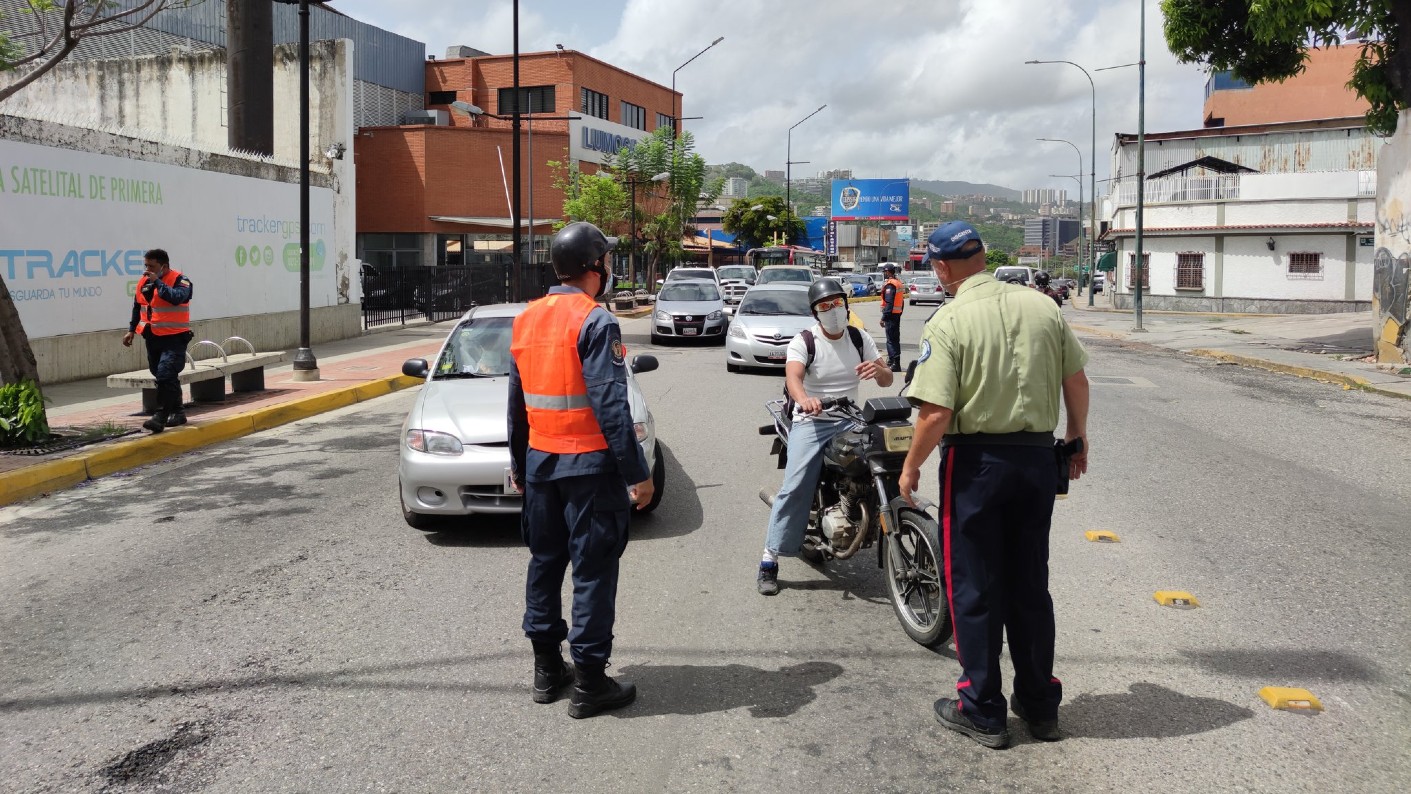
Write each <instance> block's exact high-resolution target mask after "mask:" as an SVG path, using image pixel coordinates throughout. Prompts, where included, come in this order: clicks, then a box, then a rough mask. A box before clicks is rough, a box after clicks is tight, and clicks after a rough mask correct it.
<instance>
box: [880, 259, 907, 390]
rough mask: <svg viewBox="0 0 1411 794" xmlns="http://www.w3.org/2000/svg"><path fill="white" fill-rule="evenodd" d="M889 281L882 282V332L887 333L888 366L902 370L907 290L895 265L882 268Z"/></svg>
mask: <svg viewBox="0 0 1411 794" xmlns="http://www.w3.org/2000/svg"><path fill="white" fill-rule="evenodd" d="M882 274H883V275H885V276H886V277H887V280H886V281H884V282H882V330H884V331H886V332H887V366H888V367H890V368H891V369H893V370H898V369H901V310H902V307H903V306H905V305H906V288H905V287H903V286H902V283H901V281H900V280H899V279H898V278H897V268H896V266H895V265H891V264H886V265H883V266H882Z"/></svg>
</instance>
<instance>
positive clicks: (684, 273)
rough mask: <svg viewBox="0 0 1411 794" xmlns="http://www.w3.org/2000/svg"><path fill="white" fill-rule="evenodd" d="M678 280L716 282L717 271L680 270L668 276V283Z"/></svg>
mask: <svg viewBox="0 0 1411 794" xmlns="http://www.w3.org/2000/svg"><path fill="white" fill-rule="evenodd" d="M678 278H708V279H710V280H712V281H714V280H715V271H713V270H700V269H693V270H682V269H679V268H678V269H676V270H673V271H671V273H670V275H668V276H667V280H668V281H675V280H676V279H678Z"/></svg>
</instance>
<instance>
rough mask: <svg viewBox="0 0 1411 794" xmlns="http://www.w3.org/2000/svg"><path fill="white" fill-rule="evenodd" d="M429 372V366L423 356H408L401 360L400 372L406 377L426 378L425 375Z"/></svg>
mask: <svg viewBox="0 0 1411 794" xmlns="http://www.w3.org/2000/svg"><path fill="white" fill-rule="evenodd" d="M430 372H431V366H430V365H429V364H427V363H426V359H424V358H409V359H407V360H406V361H403V362H402V374H403V375H406V376H407V377H408V378H420V379H422V380H426V376H427V375H428V374H430Z"/></svg>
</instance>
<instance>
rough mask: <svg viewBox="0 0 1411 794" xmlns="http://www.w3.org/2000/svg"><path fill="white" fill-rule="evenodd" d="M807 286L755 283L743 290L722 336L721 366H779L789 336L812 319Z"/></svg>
mask: <svg viewBox="0 0 1411 794" xmlns="http://www.w3.org/2000/svg"><path fill="white" fill-rule="evenodd" d="M769 269H770V268H765V270H766V271H767V270H769ZM808 286H809V285H808V284H807V283H803V284H799V283H792V282H791V283H775V284H756V285H755V286H754V288H753V289H751V290H750V291H749V292H747V293H745V299H744V300H743V301H741V302H740V308H739V309H738V310H736V312H735V319H734V321H732V322H731V323H730V332H729V333H728V334H727V335H726V337H725V369H727V370H729V371H730V372H739V371H740V370H741V369H744V368H747V367H768V368H770V369H783V368H784V358H785V355H786V354H787V353H788V349H789V340H791V339H793V338H794V336H795V335H797V334H798V332H799V331H802V330H804V329H805V328H808V327H809V326H811V325H813V323H814V322H815V320H814V319H813V313H812V312H810V311H809V308H808Z"/></svg>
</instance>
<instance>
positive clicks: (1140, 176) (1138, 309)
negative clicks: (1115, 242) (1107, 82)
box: [1132, 0, 1146, 331]
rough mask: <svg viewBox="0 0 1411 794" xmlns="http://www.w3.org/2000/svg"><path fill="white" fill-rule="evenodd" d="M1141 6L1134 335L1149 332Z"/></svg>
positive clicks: (1144, 50) (1144, 11) (1144, 5)
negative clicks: (1145, 283)
mask: <svg viewBox="0 0 1411 794" xmlns="http://www.w3.org/2000/svg"><path fill="white" fill-rule="evenodd" d="M1141 4H1142V13H1141V50H1140V53H1139V54H1138V56H1137V258H1136V263H1135V265H1134V267H1136V269H1137V272H1136V277H1135V278H1134V279H1133V283H1135V284H1136V285H1137V289H1136V292H1135V293H1134V294H1133V295H1132V312H1133V314H1135V315H1136V320H1137V324H1136V327H1135V328H1133V329H1132V330H1133V331H1145V330H1146V329H1145V328H1143V327H1142V276H1143V275H1144V274H1143V273H1142V271H1143V270H1144V269H1145V268H1144V267H1142V264H1143V262H1144V261H1145V259H1146V253H1145V251H1143V248H1142V222H1143V220H1144V218H1143V217H1142V215H1143V210H1144V209H1145V208H1146V0H1141Z"/></svg>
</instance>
